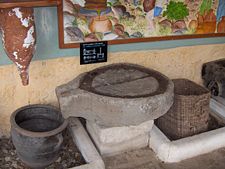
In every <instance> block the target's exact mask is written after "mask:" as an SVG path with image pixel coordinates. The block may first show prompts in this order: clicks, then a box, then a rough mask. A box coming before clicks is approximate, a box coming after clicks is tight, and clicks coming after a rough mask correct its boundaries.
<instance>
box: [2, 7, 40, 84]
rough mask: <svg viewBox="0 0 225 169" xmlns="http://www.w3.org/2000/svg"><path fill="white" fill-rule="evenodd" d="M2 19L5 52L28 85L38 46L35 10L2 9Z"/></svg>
mask: <svg viewBox="0 0 225 169" xmlns="http://www.w3.org/2000/svg"><path fill="white" fill-rule="evenodd" d="M0 19H1V20H0V27H1V32H2V42H3V47H4V49H5V52H6V54H7V55H8V57H9V58H10V59H11V60H12V61H13V62H14V64H15V65H16V66H17V68H18V71H19V73H20V77H21V79H22V83H23V85H28V83H29V74H28V68H29V64H30V62H31V59H32V57H33V54H34V51H35V44H36V34H35V24H34V15H33V8H13V9H1V10H0Z"/></svg>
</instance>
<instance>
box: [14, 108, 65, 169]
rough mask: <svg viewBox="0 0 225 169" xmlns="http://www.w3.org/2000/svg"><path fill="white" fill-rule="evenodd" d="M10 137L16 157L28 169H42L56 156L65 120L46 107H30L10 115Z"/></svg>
mask: <svg viewBox="0 0 225 169" xmlns="http://www.w3.org/2000/svg"><path fill="white" fill-rule="evenodd" d="M10 122H11V135H12V141H13V144H14V146H15V147H16V152H17V155H18V157H19V158H20V159H21V160H22V161H23V162H24V163H25V164H26V165H27V166H29V167H31V168H44V167H46V166H48V165H50V164H51V163H53V162H54V161H55V160H56V159H57V158H58V156H59V151H60V149H61V146H62V143H63V136H62V131H63V130H64V129H65V128H66V127H67V120H64V118H63V117H62V115H61V112H60V111H59V110H58V109H56V108H54V107H52V106H47V105H29V106H25V107H22V108H20V109H18V110H16V111H15V112H14V113H13V114H12V115H11V119H10Z"/></svg>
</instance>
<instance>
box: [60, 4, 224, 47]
mask: <svg viewBox="0 0 225 169" xmlns="http://www.w3.org/2000/svg"><path fill="white" fill-rule="evenodd" d="M63 6H64V8H63V11H64V28H65V36H64V42H65V43H77V42H83V41H92V40H96V39H98V40H114V39H127V38H144V37H156V36H168V35H185V34H208V33H217V27H216V26H217V25H218V23H219V22H221V23H222V22H223V21H222V17H223V16H224V15H225V1H224V0H195V1H193V0H100V1H97V0H83V1H80V0H64V4H63ZM71 8H72V9H71ZM68 11H70V15H68ZM74 11H76V12H74ZM68 25H69V26H70V27H74V28H76V30H78V31H76V33H75V34H76V36H78V37H80V36H81V35H77V32H82V33H81V34H83V35H82V37H83V36H84V37H91V38H75V39H79V40H74V34H72V35H71V32H67V31H68V29H67V27H68ZM118 25H119V26H118ZM219 25H221V24H219ZM219 31H221V28H220V29H219ZM96 33H97V34H96ZM99 33H100V34H101V36H97V37H96V35H99Z"/></svg>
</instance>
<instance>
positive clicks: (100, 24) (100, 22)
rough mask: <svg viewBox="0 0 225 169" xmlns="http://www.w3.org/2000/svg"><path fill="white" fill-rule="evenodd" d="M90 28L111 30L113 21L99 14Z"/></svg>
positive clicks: (93, 29) (97, 30) (92, 30)
mask: <svg viewBox="0 0 225 169" xmlns="http://www.w3.org/2000/svg"><path fill="white" fill-rule="evenodd" d="M89 29H90V31H91V32H103V33H104V32H109V31H111V30H112V23H111V21H110V20H109V19H108V18H107V17H106V16H97V17H95V18H93V19H92V21H91V23H90V25H89Z"/></svg>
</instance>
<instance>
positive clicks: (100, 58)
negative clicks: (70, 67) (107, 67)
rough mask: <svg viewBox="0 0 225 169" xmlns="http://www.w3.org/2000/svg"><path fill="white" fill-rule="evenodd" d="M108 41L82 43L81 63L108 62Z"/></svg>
mask: <svg viewBox="0 0 225 169" xmlns="http://www.w3.org/2000/svg"><path fill="white" fill-rule="evenodd" d="M107 48H108V43H107V42H89V43H81V44H80V64H81V65H83V64H91V63H100V62H107Z"/></svg>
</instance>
